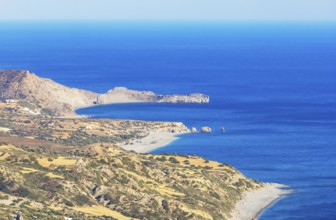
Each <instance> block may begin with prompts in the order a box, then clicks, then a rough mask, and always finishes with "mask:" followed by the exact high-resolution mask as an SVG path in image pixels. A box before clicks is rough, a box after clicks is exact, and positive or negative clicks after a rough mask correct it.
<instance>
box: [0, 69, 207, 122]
mask: <svg viewBox="0 0 336 220" xmlns="http://www.w3.org/2000/svg"><path fill="white" fill-rule="evenodd" d="M0 99H3V100H4V99H20V100H26V101H29V102H32V103H33V104H34V105H35V107H36V109H38V110H39V111H41V112H42V114H44V115H48V114H49V115H51V116H59V117H69V116H75V115H76V114H75V109H78V108H83V107H89V106H92V105H99V104H113V103H129V102H170V103H208V102H209V97H208V96H206V95H203V94H189V95H157V94H155V93H153V92H149V91H135V90H128V89H126V88H120V87H118V88H115V89H112V90H110V91H108V92H107V93H105V94H97V93H94V92H90V91H85V90H81V89H75V88H69V87H66V86H64V85H61V84H59V83H56V82H54V81H52V80H50V79H44V78H40V77H38V76H36V75H35V74H32V73H29V71H16V70H0Z"/></svg>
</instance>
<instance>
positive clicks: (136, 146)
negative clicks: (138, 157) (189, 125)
mask: <svg viewBox="0 0 336 220" xmlns="http://www.w3.org/2000/svg"><path fill="white" fill-rule="evenodd" d="M188 133H189V132H177V133H172V132H150V133H149V134H148V135H147V136H145V137H143V138H141V139H135V140H132V141H128V142H124V143H119V144H118V146H120V147H122V148H123V149H125V150H133V151H135V152H137V153H149V152H151V151H153V150H155V149H157V148H161V147H164V146H167V145H168V144H170V143H172V142H173V141H175V140H177V139H179V136H180V135H183V134H188Z"/></svg>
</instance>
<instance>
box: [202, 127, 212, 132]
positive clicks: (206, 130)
mask: <svg viewBox="0 0 336 220" xmlns="http://www.w3.org/2000/svg"><path fill="white" fill-rule="evenodd" d="M211 132H212V130H211V128H210V127H202V133H211Z"/></svg>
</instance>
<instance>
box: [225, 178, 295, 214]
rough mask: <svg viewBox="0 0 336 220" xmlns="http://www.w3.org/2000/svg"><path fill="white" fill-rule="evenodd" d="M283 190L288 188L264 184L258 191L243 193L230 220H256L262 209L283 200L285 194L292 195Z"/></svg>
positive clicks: (289, 191) (288, 191)
mask: <svg viewBox="0 0 336 220" xmlns="http://www.w3.org/2000/svg"><path fill="white" fill-rule="evenodd" d="M285 188H288V186H286V185H281V184H277V183H265V186H264V187H263V188H261V189H259V190H256V191H251V192H245V193H244V195H243V197H242V199H241V200H240V201H238V203H237V204H236V207H235V209H234V210H233V212H232V213H231V216H232V217H231V218H230V220H254V219H258V216H259V215H260V214H261V213H262V212H263V210H264V209H266V208H267V207H269V206H270V205H272V204H273V203H275V202H276V201H278V200H279V199H281V198H283V197H284V196H285V195H286V194H289V193H292V190H289V189H285Z"/></svg>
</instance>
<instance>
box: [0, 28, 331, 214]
mask: <svg viewBox="0 0 336 220" xmlns="http://www.w3.org/2000/svg"><path fill="white" fill-rule="evenodd" d="M0 68H1V69H29V70H31V71H32V72H36V73H37V74H38V75H40V76H43V77H48V78H52V79H54V80H56V81H58V82H60V83H63V84H66V85H68V86H73V87H77V88H83V89H89V90H93V91H96V92H106V91H107V90H108V89H110V88H112V87H115V86H126V87H129V88H132V89H142V90H152V91H155V92H157V93H164V94H171V93H190V92H201V93H205V94H208V95H210V96H211V103H210V104H206V105H198V104H190V105H183V104H176V105H174V104H117V105H108V106H99V107H93V108H88V109H82V110H79V111H78V113H80V114H86V115H91V116H94V117H108V118H124V119H145V120H160V121H181V122H184V123H185V124H186V125H188V126H195V127H198V128H200V127H201V126H205V125H207V126H210V127H212V128H213V130H214V132H213V133H211V134H190V135H184V136H183V137H181V138H180V139H179V140H177V141H175V142H174V143H172V144H170V145H169V146H166V147H164V148H160V149H157V150H155V151H154V152H153V153H162V152H170V153H185V154H196V155H200V156H203V157H206V158H208V159H212V160H217V161H221V162H223V163H230V164H232V165H233V166H235V167H237V168H238V169H239V170H240V171H242V172H243V173H244V174H246V175H247V176H249V177H252V178H255V179H258V180H261V181H269V182H278V183H283V184H287V185H290V186H291V187H292V188H293V189H294V190H295V191H296V193H294V194H291V195H289V196H288V197H287V198H285V199H282V200H280V201H279V202H277V203H276V204H275V205H273V206H272V207H271V208H269V209H267V210H266V211H265V212H264V213H263V214H262V216H261V219H336V211H335V210H336V136H335V134H336V86H335V85H336V24H322V23H320V24H308V23H306V24H279V23H278V24H215V23H212V24H211V23H198V24H197V23H189V24H188V23H184V24H177V23H146V24H145V23H88V24H84V23H71V24H66V23H25V24H23V23H21V24H19V23H0ZM222 126H224V127H225V128H226V133H224V134H223V133H221V132H220V128H221V127H222Z"/></svg>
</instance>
